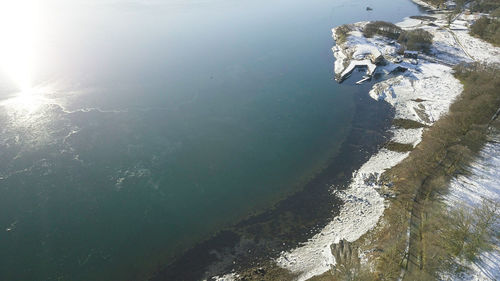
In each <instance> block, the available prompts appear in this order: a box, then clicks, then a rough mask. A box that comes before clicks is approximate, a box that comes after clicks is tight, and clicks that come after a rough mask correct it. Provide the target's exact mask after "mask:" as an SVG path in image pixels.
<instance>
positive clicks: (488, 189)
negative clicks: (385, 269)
mask: <svg viewBox="0 0 500 281" xmlns="http://www.w3.org/2000/svg"><path fill="white" fill-rule="evenodd" d="M499 138H500V136H499ZM498 141H500V139H497V142H490V143H487V144H486V145H485V147H484V148H483V149H482V150H481V152H480V155H479V157H478V158H477V159H476V161H474V162H473V163H472V164H471V166H470V172H471V174H470V175H467V176H463V175H462V176H458V177H457V178H455V179H454V180H452V181H451V183H450V193H449V194H448V195H447V197H446V201H447V203H448V205H449V206H456V205H461V204H465V205H466V206H471V207H473V206H478V205H479V204H481V202H482V201H483V200H484V199H487V200H494V201H500V169H499V167H500V142H498ZM495 227H496V230H497V232H499V231H500V225H496V226H495ZM466 266H467V267H469V268H470V271H469V272H466V273H464V274H461V275H459V276H453V277H451V278H450V279H453V280H464V281H465V280H470V281H486V280H492V281H493V280H500V241H496V245H495V247H494V249H493V250H492V251H490V252H483V253H481V255H480V256H479V259H478V261H477V262H475V263H470V264H466Z"/></svg>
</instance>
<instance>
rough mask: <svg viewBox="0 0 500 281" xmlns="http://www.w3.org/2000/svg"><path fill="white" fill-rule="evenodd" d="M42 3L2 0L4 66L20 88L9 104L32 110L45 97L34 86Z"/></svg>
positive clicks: (1, 52)
mask: <svg viewBox="0 0 500 281" xmlns="http://www.w3.org/2000/svg"><path fill="white" fill-rule="evenodd" d="M41 2H42V1H37V0H1V1H0V38H1V39H0V40H1V41H0V69H1V73H2V75H4V76H6V77H7V78H8V79H10V80H11V81H12V83H13V85H14V86H15V87H16V94H15V96H10V100H7V101H6V103H8V104H9V105H12V106H15V107H18V108H19V109H27V110H29V111H32V110H34V109H35V108H36V107H37V104H38V103H40V101H41V100H42V96H41V95H42V93H41V92H40V91H39V90H36V89H35V87H34V86H35V85H33V75H34V72H35V67H36V60H37V58H36V55H37V45H38V43H39V39H40V35H41V34H40V31H41V26H42V22H41V17H40V13H41Z"/></svg>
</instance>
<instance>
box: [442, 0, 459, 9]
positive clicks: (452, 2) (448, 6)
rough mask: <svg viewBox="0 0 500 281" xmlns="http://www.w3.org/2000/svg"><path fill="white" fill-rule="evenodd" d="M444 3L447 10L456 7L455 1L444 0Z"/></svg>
mask: <svg viewBox="0 0 500 281" xmlns="http://www.w3.org/2000/svg"><path fill="white" fill-rule="evenodd" d="M444 5H445V6H446V9H448V10H455V9H456V8H457V3H455V1H451V0H450V1H446V3H444Z"/></svg>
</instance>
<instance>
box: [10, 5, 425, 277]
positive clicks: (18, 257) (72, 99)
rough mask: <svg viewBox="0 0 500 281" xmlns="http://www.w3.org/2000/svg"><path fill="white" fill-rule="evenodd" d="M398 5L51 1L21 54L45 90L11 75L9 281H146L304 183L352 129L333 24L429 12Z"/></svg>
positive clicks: (13, 42) (350, 107)
mask: <svg viewBox="0 0 500 281" xmlns="http://www.w3.org/2000/svg"><path fill="white" fill-rule="evenodd" d="M393 2H394V1H389V0H384V1H374V0H373V1H347V0H345V1H336V0H329V1H326V0H318V1H312V2H311V1H299V0H293V1H260V0H259V1H247V0H243V1H225V0H219V1H217V0H214V1H168V0H166V1H111V0H110V1H97V0H95V1H72V2H71V3H68V1H56V0H51V1H47V2H46V3H44V5H43V6H40V7H38V9H37V10H35V13H36V14H37V17H38V21H39V22H38V23H39V24H38V25H37V28H36V32H38V33H39V34H38V36H35V37H36V40H35V39H33V40H34V42H35V43H36V44H35V43H34V44H33V46H36V48H34V50H33V53H34V56H33V57H34V58H36V59H33V62H32V63H30V64H26V65H27V66H24V65H25V64H21V61H22V59H24V58H26V57H30V56H26V55H23V54H22V53H20V54H19V53H18V54H14V53H13V54H7V55H8V56H11V57H14V58H15V57H19V58H20V59H19V65H23V66H24V70H23V68H21V70H23V71H25V72H30V73H32V77H31V78H32V79H31V83H30V86H31V87H32V89H31V90H30V91H29V93H28V94H26V93H24V94H19V92H20V88H21V87H24V86H26V85H21V84H19V83H17V84H16V83H15V82H14V80H15V79H12V78H13V77H14V76H13V75H12V74H13V73H14V74H18V72H19V71H18V69H17V68H16V71H13V69H12V68H13V67H12V64H10V65H3V66H2V71H3V72H2V73H1V74H0V99H1V101H0V103H1V106H0V130H1V134H0V159H1V160H2V161H0V227H1V229H0V253H1V254H0V279H2V280H56V279H58V278H59V279H62V280H67V279H71V280H128V279H135V278H139V279H142V278H143V277H144V275H145V274H146V275H147V274H148V272H152V271H155V270H156V269H157V266H161V265H163V264H165V263H166V262H168V261H169V260H171V258H172V257H173V256H174V255H175V254H178V253H180V252H182V251H184V250H185V249H187V248H188V247H190V246H192V245H193V244H194V243H195V242H198V241H201V240H203V239H205V238H206V237H207V236H208V235H210V234H212V233H214V232H215V231H217V230H219V229H220V228H221V227H223V226H227V225H230V224H233V223H235V222H237V221H238V220H239V219H241V218H242V217H246V216H247V215H249V214H251V213H253V212H258V211H261V210H263V209H265V208H268V207H270V206H271V205H272V204H274V203H275V202H276V201H277V200H280V199H282V198H284V197H285V196H287V195H289V194H291V193H293V192H294V191H296V190H298V189H299V188H300V187H301V186H302V185H303V184H304V183H306V182H307V180H308V179H309V178H311V177H312V176H313V175H314V174H316V173H317V172H318V171H319V170H321V169H322V168H323V167H325V166H326V165H327V164H329V159H332V156H333V155H334V154H335V152H336V151H337V149H338V148H339V146H340V144H341V143H342V141H343V140H344V139H345V137H346V136H347V134H348V132H349V131H350V129H351V120H352V119H353V114H354V107H355V103H354V100H353V97H354V95H353V93H355V92H356V91H357V89H356V88H354V87H351V86H349V85H339V84H337V83H336V82H335V81H334V80H333V55H332V52H331V47H332V45H333V44H334V42H333V40H332V38H331V31H330V29H331V27H333V26H336V25H340V24H343V23H350V22H355V21H359V20H373V19H384V20H390V21H398V20H400V19H402V18H403V17H404V16H408V15H412V14H416V13H417V7H416V6H415V5H413V4H412V3H411V2H409V1H405V0H400V1H398V2H397V3H393ZM366 6H370V7H372V8H373V11H370V12H369V11H366V10H365V8H366ZM21 16H23V15H21ZM30 16H31V14H30ZM12 28H13V29H14V28H15V27H12ZM25 29H26V30H28V29H29V27H27V28H25ZM25 29H22V30H20V32H21V31H22V32H26V30H25ZM26 36H34V35H33V34H32V33H29V32H26ZM4 40H7V41H6V42H4V43H5V44H7V45H9V44H10V45H12V46H13V48H12V49H6V50H9V51H11V52H15V50H24V49H23V48H16V44H20V43H23V42H24V41H22V40H21V41H19V40H17V39H15V38H14V39H12V40H11V41H8V38H7V39H4ZM16 40H17V41H16ZM13 50H14V51H13ZM4 55H5V54H4ZM28 65H29V66H28ZM27 68H30V69H27ZM31 68H32V69H31ZM15 81H18V80H15Z"/></svg>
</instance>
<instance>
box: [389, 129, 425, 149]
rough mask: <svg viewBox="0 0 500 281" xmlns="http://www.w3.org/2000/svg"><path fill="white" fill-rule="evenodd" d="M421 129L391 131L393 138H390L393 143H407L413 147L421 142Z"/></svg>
mask: <svg viewBox="0 0 500 281" xmlns="http://www.w3.org/2000/svg"><path fill="white" fill-rule="evenodd" d="M423 131H424V129H423V128H418V129H392V132H393V133H394V136H393V137H392V138H391V140H392V141H394V142H399V143H409V144H413V147H415V146H416V145H417V144H419V143H420V142H421V141H422V132H423Z"/></svg>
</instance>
